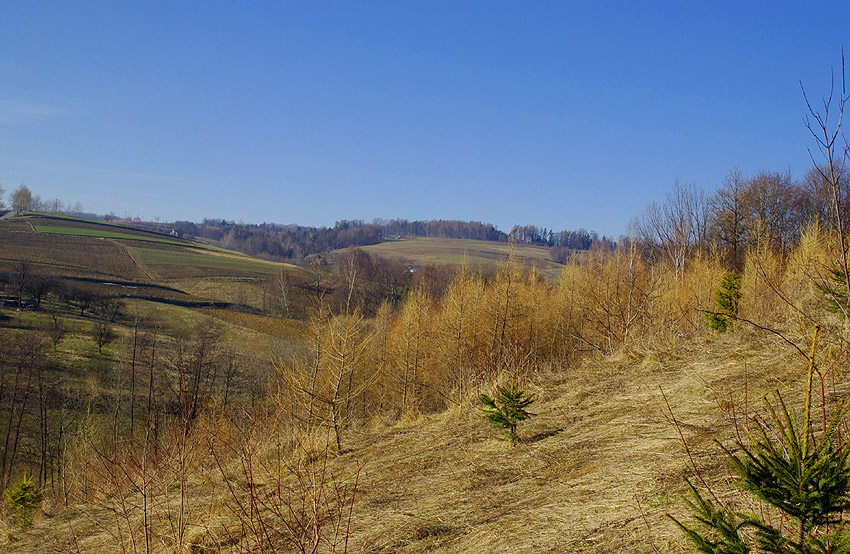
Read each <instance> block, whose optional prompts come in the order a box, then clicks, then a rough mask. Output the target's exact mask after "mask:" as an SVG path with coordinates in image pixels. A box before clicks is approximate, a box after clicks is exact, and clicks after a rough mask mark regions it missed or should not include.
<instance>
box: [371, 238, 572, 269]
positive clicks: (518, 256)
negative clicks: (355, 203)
mask: <svg viewBox="0 0 850 554" xmlns="http://www.w3.org/2000/svg"><path fill="white" fill-rule="evenodd" d="M363 250H365V251H366V252H368V253H369V254H373V255H375V256H379V257H381V258H386V259H391V260H397V261H401V262H404V263H407V264H409V265H413V266H419V267H421V266H426V265H439V264H451V265H459V264H463V263H467V264H469V265H472V266H484V267H487V266H496V265H500V264H504V263H505V261H506V260H507V259H508V257H509V256H510V254H511V246H510V245H509V244H508V243H505V242H493V241H483V240H464V239H442V238H408V239H400V240H395V241H388V242H382V243H381V244H375V245H372V246H365V247H363ZM513 254H514V258H515V260H516V261H517V262H518V263H520V264H522V265H526V266H529V267H531V266H534V267H535V268H536V269H537V270H538V271H540V272H541V273H543V274H545V275H548V276H551V277H554V276H556V275H557V273H558V271H560V269H561V267H563V266H562V264H560V263H558V262H556V261H554V260H553V259H552V251H551V249H549V248H546V247H543V246H531V245H528V244H517V245H515V246H514V252H513Z"/></svg>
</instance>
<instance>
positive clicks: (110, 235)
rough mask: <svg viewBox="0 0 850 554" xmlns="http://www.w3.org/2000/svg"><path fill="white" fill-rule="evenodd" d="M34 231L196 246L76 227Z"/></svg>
mask: <svg viewBox="0 0 850 554" xmlns="http://www.w3.org/2000/svg"><path fill="white" fill-rule="evenodd" d="M33 230H35V232H36V233H45V234H52V235H72V236H77V237H94V238H103V239H121V240H138V241H143V242H155V243H160V244H172V245H175V246H185V247H187V248H194V247H195V246H194V245H191V244H187V243H185V242H180V241H176V240H170V239H166V238H158V237H146V236H142V235H131V234H128V233H119V232H116V231H102V230H100V229H80V228H76V227H59V226H55V225H33Z"/></svg>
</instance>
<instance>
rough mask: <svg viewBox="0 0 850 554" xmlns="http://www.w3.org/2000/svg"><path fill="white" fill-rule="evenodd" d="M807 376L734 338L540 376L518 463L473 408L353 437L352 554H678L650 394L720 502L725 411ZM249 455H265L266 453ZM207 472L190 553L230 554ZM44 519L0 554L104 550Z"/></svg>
mask: <svg viewBox="0 0 850 554" xmlns="http://www.w3.org/2000/svg"><path fill="white" fill-rule="evenodd" d="M791 338H792V339H793V340H795V341H796V342H798V343H799V344H803V345H804V344H805V342H806V341H807V340H808V338H807V337H806V336H805V335H799V336H794V337H791ZM804 373H805V361H804V360H802V358H801V357H800V356H799V354H797V353H796V352H792V351H791V349H789V348H788V347H787V345H784V344H783V343H781V341H779V340H778V339H777V338H775V337H773V336H767V335H764V334H761V333H758V334H757V333H755V332H752V331H749V330H746V329H740V330H739V331H738V332H737V333H735V334H731V335H725V336H716V337H711V338H708V339H698V340H694V341H690V342H686V343H682V344H681V345H680V346H679V348H678V349H676V350H675V351H663V352H655V353H645V354H641V356H640V357H638V356H626V355H620V356H617V357H611V358H607V359H599V360H593V361H587V362H585V363H584V364H582V366H581V367H580V368H577V369H573V370H569V371H563V372H553V373H550V374H547V375H543V376H540V377H539V378H538V379H537V384H535V385H533V387H532V390H533V392H534V393H535V394H537V395H538V398H539V400H538V401H537V403H536V404H534V406H533V411H534V412H535V413H537V414H538V415H537V416H536V417H535V418H533V419H531V420H529V421H527V422H525V423H523V424H522V425H521V426H520V428H519V432H520V435H521V437H522V441H521V443H520V444H519V445H518V446H517V447H515V448H510V446H509V445H508V444H507V443H505V442H502V441H500V440H498V439H497V433H496V432H495V431H494V430H492V429H491V428H489V427H488V426H487V425H486V423H485V421H484V419H483V417H482V416H481V414H480V413H479V411H478V409H477V405H476V403H475V402H474V401H473V400H472V399H469V400H467V401H466V402H465V403H464V404H463V405H462V406H458V407H454V408H451V409H449V410H448V411H446V412H445V413H443V414H439V415H434V416H422V417H417V418H412V419H408V420H406V421H405V423H404V424H401V425H392V426H388V425H384V424H376V425H372V426H363V427H361V428H356V429H349V430H347V431H345V432H344V436H343V445H344V449H345V451H344V453H343V454H341V455H339V456H337V457H336V458H335V460H334V461H333V467H334V469H335V471H337V472H339V473H343V474H348V475H351V474H353V472H354V471H356V468H358V467H360V466H361V465H362V471H361V473H360V485H359V492H358V495H357V497H356V502H355V507H354V519H353V522H352V544H351V547H352V548H351V550H350V551H351V552H361V551H365V552H374V553H389V552H403V553H424V552H448V553H461V552H464V553H467V552H468V553H473V552H474V553H479V552H488V553H489V552H510V553H525V552H528V553H532V552H534V553H540V552H553V553H554V552H635V553H637V552H652V551H653V546H654V547H655V548H657V549H658V550H659V551H661V552H687V551H688V550H687V547H686V544H685V542H684V539H683V538H682V536H681V535H680V534H679V533H678V531H677V530H676V529H675V527H674V526H673V525H672V523H671V522H670V521H669V520H668V519H667V518H666V516H665V514H666V513H673V514H676V515H678V516H683V515H685V513H686V511H685V508H684V506H683V504H682V503H681V501H680V500H679V499H678V495H679V494H680V493H681V492H682V491H683V481H682V477H683V475H685V474H692V471H691V469H690V462H689V461H688V457H687V455H686V454H685V452H684V449H683V447H682V444H681V442H680V440H679V437H678V435H677V430H676V427H675V426H674V425H673V423H672V421H671V420H670V416H669V413H668V412H667V408H666V405H665V400H664V398H663V396H662V393H661V390H663V391H664V394H665V395H666V396H667V399H668V401H669V403H670V406H671V408H672V410H673V413H674V414H675V417H676V420H677V421H678V422H679V427H680V428H681V430H682V433H683V434H684V436H685V439H686V441H687V444H688V446H689V448H690V451H691V454H692V456H693V457H694V460H695V463H696V464H697V466H698V467H699V468H700V470H701V471H702V474H703V476H704V477H705V478H706V480H707V481H709V482H710V483H711V484H712V486H713V487H715V489H716V490H717V491H718V492H719V493H720V494H726V493H728V491H730V490H731V485H730V484H729V483H728V481H727V476H726V472H725V470H724V466H723V463H722V457H721V456H719V454H718V448H717V447H716V445H715V444H714V443H713V439H714V438H719V439H721V440H723V441H724V442H725V443H729V442H730V440H731V439H732V437H734V433H735V426H734V425H733V420H732V417H731V416H730V414H731V413H732V410H733V409H734V410H736V414H737V415H736V417H737V420H738V426H739V430H741V431H742V429H743V425H744V419H743V415H742V414H743V410H744V405H745V397H744V390H745V389H746V390H747V391H748V402H749V406H748V407H749V408H750V411H753V410H755V409H758V408H759V398H760V397H761V396H762V395H763V394H766V393H768V392H769V391H771V390H772V389H773V388H776V387H778V388H780V389H781V390H782V391H783V392H784V393H785V394H786V398H787V399H788V400H790V401H791V403H794V402H795V401H796V400H797V399H798V397H799V396H800V394H799V393H800V391H801V390H802V388H801V383H802V382H803V379H804ZM839 377H840V376H839ZM842 382H843V380H842V379H839V383H842ZM745 385H746V386H745ZM839 386H840V385H839ZM841 388H843V389H846V387H841ZM839 392H843V391H839ZM742 432H743V431H742ZM261 435H262V433H260V435H258V436H261ZM258 453H259V454H260V455H269V453H268V452H266V453H265V454H263V447H262V443H259V444H258ZM204 464H205V469H199V470H197V472H196V473H194V474H193V475H192V479H191V489H190V495H189V498H190V503H191V513H192V515H193V519H192V524H191V525H190V526H189V527H190V528H189V530H188V531H187V532H188V536H189V537H194V538H193V539H192V542H195V543H196V547H195V548H194V549H193V550H191V551H195V552H228V551H229V546H227V545H226V544H223V543H221V542H220V541H221V540H222V537H223V536H224V533H223V531H222V529H224V528H226V527H228V526H230V527H231V528H233V526H234V525H235V524H236V522H235V521H234V516H233V514H232V513H231V512H230V511H229V510H228V509H227V508H226V505H227V502H228V498H227V494H226V489H225V487H224V484H223V482H222V480H221V477H220V474H218V473H217V472H216V471H215V470H214V468H213V467H212V466H211V464H210V461H209V460H208V459H207V460H206V461H205V462H204ZM234 475H235V476H236V477H234V478H235V479H238V472H236V473H234ZM49 512H50V514H49V516H48V515H45V516H40V517H38V518H37V520H36V523H35V526H34V527H33V529H31V530H29V531H26V532H18V531H15V530H12V529H9V528H4V529H3V530H2V537H1V538H0V541H2V542H0V547H2V549H3V550H4V551H8V552H12V553H19V552H20V553H22V552H34V551H38V552H69V551H70V552H76V551H77V547H79V551H80V552H114V551H116V548H115V544H114V542H113V539H112V538H111V537H110V536H109V534H108V533H107V532H105V531H104V530H103V528H102V527H101V526H99V525H98V522H100V523H101V524H102V523H103V521H108V520H107V519H104V518H106V517H107V516H108V513H107V512H105V511H103V510H102V509H100V508H94V507H92V506H87V505H84V506H80V507H77V508H74V509H72V510H69V511H61V510H56V509H50V510H49ZM10 536H14V537H15V538H16V542H12V541H11V540H10V539H9V537H10ZM74 537H76V538H74ZM216 537H217V539H216ZM75 541H76V542H75ZM75 544H76V546H75ZM201 545H203V548H202V547H201ZM155 551H157V552H167V551H169V547H168V545H166V544H165V543H162V544H157V545H156V549H155Z"/></svg>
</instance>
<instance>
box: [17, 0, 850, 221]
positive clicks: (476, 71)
mask: <svg viewBox="0 0 850 554" xmlns="http://www.w3.org/2000/svg"><path fill="white" fill-rule="evenodd" d="M0 37H2V38H0V40H2V43H3V46H2V48H0V183H2V184H3V185H4V186H5V188H6V190H7V192H8V191H9V190H10V189H13V188H15V187H16V186H18V185H19V184H20V183H25V184H26V185H28V186H29V187H30V188H31V189H32V190H33V192H35V193H37V194H40V195H41V197H42V198H56V197H58V198H60V199H62V200H65V201H71V202H74V201H80V202H81V203H82V204H83V206H84V207H85V208H86V209H87V210H89V211H95V212H99V213H106V212H109V211H112V212H114V213H116V214H117V215H125V214H129V215H139V216H141V217H143V218H146V219H153V218H154V217H160V218H161V219H162V220H175V219H191V220H196V221H197V220H200V219H201V218H203V217H223V218H226V219H233V220H237V221H238V220H243V221H245V222H255V223H260V222H264V221H267V222H278V223H300V224H305V225H333V223H334V222H335V221H336V220H339V219H355V218H357V219H365V220H367V221H368V220H371V219H372V218H375V217H384V218H394V217H401V218H407V219H463V220H481V221H488V222H492V223H494V224H496V225H497V226H498V227H500V228H501V229H503V230H507V229H509V228H510V226H511V225H513V224H536V225H539V226H541V227H548V228H554V229H572V228H578V227H584V228H587V229H595V230H597V231H598V232H600V233H605V234H609V235H614V236H616V235H617V234H620V233H623V232H625V230H626V226H627V223H628V221H629V220H630V219H631V218H632V217H633V216H635V215H637V214H638V213H639V212H640V211H641V210H642V209H643V208H644V206H645V205H646V204H648V203H650V202H652V201H654V200H661V199H663V197H664V194H665V192H666V191H667V190H669V189H670V187H671V186H672V183H673V180H674V179H675V178H678V179H679V180H680V181H683V182H686V183H688V182H694V183H696V184H697V185H700V186H702V187H703V188H705V189H706V190H714V189H715V188H716V187H717V186H718V185H719V184H720V182H721V181H722V179H723V177H724V175H725V174H726V173H727V172H728V171H729V170H730V169H731V168H733V167H734V166H736V165H737V166H739V167H740V168H741V170H742V171H743V172H744V174H745V175H750V174H752V173H754V172H755V171H758V170H759V169H770V170H779V171H784V170H786V169H790V171H791V172H792V175H793V176H795V177H799V176H801V175H802V174H803V173H805V171H806V170H807V169H808V167H809V165H810V162H809V158H808V154H807V153H806V149H805V146H806V143H807V141H808V136H807V132H806V130H805V128H804V127H803V124H802V117H803V115H804V112H805V105H804V103H803V100H802V97H801V94H800V87H799V84H798V79H802V81H803V83H804V84H805V85H806V87H807V89H808V90H809V92H810V94H811V95H813V96H818V95H820V94H824V93H826V92H827V91H828V88H829V82H830V69H831V68H832V67H833V66H834V67H836V68H838V67H839V63H840V50H839V49H840V45H841V44H842V43H845V45H847V46H848V47H850V3H848V2H846V1H845V2H837V1H836V2H801V1H799V0H797V1H794V2H723V3H721V2H689V1H685V2H683V1H673V2H664V3H662V2H585V1H582V2H552V3H546V2H531V1H528V2H526V1H522V2H482V3H467V2H455V1H451V2H434V1H427V2H386V3H376V2H338V3H324V2H313V1H311V2H297V3H296V2H277V1H275V2H237V1H232V2H208V1H203V2H197V3H187V2H162V3H155V2H148V1H145V2H139V3H136V4H135V5H132V3H130V2H99V3H88V2H66V3H56V4H53V3H46V4H45V3H40V2H15V3H12V4H10V5H7V6H5V7H4V9H3V14H2V16H0Z"/></svg>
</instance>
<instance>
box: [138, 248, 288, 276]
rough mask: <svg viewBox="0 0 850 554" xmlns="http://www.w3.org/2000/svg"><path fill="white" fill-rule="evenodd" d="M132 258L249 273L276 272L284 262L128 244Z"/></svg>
mask: <svg viewBox="0 0 850 554" xmlns="http://www.w3.org/2000/svg"><path fill="white" fill-rule="evenodd" d="M127 250H128V251H129V252H130V254H131V256H132V258H133V259H134V260H136V262H137V263H141V264H144V265H170V266H177V267H210V268H215V269H226V270H230V271H244V272H249V273H267V274H272V273H276V272H277V271H278V270H279V269H280V268H281V267H283V264H278V263H275V262H264V261H261V260H254V259H251V258H244V259H240V258H236V257H230V256H218V255H214V254H205V253H201V252H183V251H179V250H161V249H156V248H144V247H138V246H127Z"/></svg>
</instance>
